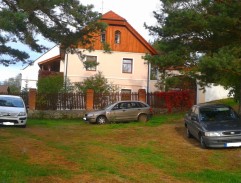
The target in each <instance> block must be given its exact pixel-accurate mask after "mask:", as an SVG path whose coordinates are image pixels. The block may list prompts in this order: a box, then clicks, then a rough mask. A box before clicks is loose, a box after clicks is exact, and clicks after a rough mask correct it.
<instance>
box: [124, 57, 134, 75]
mask: <svg viewBox="0 0 241 183" xmlns="http://www.w3.org/2000/svg"><path fill="white" fill-rule="evenodd" d="M132 67H133V59H130V58H124V59H123V63H122V73H132Z"/></svg>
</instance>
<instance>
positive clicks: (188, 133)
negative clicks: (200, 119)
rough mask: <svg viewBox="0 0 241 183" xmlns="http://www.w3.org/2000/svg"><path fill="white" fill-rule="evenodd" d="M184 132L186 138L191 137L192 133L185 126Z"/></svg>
mask: <svg viewBox="0 0 241 183" xmlns="http://www.w3.org/2000/svg"><path fill="white" fill-rule="evenodd" d="M186 134H187V138H192V134H191V133H190V131H189V130H188V128H186Z"/></svg>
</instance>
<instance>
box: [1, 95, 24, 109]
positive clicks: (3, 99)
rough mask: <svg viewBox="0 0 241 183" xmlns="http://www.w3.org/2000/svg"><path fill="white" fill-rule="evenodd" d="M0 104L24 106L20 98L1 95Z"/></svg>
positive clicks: (3, 105) (4, 105)
mask: <svg viewBox="0 0 241 183" xmlns="http://www.w3.org/2000/svg"><path fill="white" fill-rule="evenodd" d="M0 106H2V107H21V108H22V107H24V104H23V101H22V100H21V99H20V98H11V97H0Z"/></svg>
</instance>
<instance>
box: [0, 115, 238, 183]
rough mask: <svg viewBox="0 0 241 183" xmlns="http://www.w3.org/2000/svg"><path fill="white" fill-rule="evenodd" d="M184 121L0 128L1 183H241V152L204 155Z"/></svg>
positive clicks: (33, 123)
mask: <svg viewBox="0 0 241 183" xmlns="http://www.w3.org/2000/svg"><path fill="white" fill-rule="evenodd" d="M183 116H184V112H182V113H175V114H162V115H158V116H153V118H152V119H151V120H150V121H149V122H147V123H139V122H130V123H113V124H107V125H92V124H87V123H85V122H83V121H82V120H50V119H48V120H46V119H42V120H40V119H29V120H28V124H27V128H26V129H22V128H0V183H31V182H37V180H39V182H58V181H59V182H61V181H62V182H68V181H70V182H81V181H82V182H107V183H108V182H167V180H168V181H169V182H176V181H179V182H187V181H190V182H200V183H203V182H211V183H212V182H213V183H215V182H221V183H222V182H223V183H225V182H227V183H229V182H230V183H231V182H232V183H233V182H241V181H240V180H241V171H240V170H241V160H240V154H241V149H239V148H237V149H235V148H234V149H225V150H216V149H210V150H203V149H201V148H200V147H199V143H198V142H197V141H195V140H194V139H188V140H187V139H186V138H185V129H184V126H183ZM170 133H172V134H170ZM76 177H77V178H76ZM79 177H81V179H79ZM40 180H41V181H40ZM162 180H163V181H162Z"/></svg>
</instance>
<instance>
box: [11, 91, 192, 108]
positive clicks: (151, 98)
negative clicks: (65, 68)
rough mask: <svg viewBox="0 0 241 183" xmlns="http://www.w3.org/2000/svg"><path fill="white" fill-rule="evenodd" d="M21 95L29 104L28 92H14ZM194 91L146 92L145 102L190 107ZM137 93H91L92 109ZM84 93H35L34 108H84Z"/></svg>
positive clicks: (133, 98)
mask: <svg viewBox="0 0 241 183" xmlns="http://www.w3.org/2000/svg"><path fill="white" fill-rule="evenodd" d="M14 95H18V96H21V97H22V98H23V99H24V101H25V103H26V105H28V104H29V100H31V99H29V97H28V93H20V94H14ZM195 98H196V95H195V92H194V91H193V90H184V91H169V92H154V93H147V94H146V102H147V103H148V104H149V105H150V106H151V107H152V108H158V109H167V110H168V112H172V110H173V109H174V108H179V109H184V108H190V107H191V106H192V105H193V104H194V103H195ZM138 99H139V93H131V94H126V93H109V94H98V93H94V95H93V109H95V110H97V109H101V108H104V107H106V106H107V105H109V104H111V103H113V102H116V101H123V100H138ZM86 100H87V99H86V94H85V93H55V94H39V93H36V108H35V109H36V110H85V109H86V104H87V101H86Z"/></svg>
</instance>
